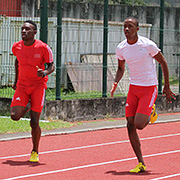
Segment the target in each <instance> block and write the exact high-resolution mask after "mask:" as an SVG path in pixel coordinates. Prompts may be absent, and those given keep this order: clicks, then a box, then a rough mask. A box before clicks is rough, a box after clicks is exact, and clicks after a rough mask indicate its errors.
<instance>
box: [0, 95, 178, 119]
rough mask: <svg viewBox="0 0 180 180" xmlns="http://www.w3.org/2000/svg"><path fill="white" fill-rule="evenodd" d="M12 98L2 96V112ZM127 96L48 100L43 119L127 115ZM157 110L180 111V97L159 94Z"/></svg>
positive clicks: (8, 106) (7, 110)
mask: <svg viewBox="0 0 180 180" xmlns="http://www.w3.org/2000/svg"><path fill="white" fill-rule="evenodd" d="M10 102H11V99H7V98H0V114H1V115H8V114H9V108H10ZM125 103H126V97H116V98H97V99H80V100H59V101H46V102H45V106H44V109H43V112H42V115H41V119H63V120H65V121H69V122H73V121H81V120H95V119H105V118H117V117H124V116H125ZM156 107H157V112H158V113H159V114H160V113H172V112H180V97H179V95H178V96H177V97H176V100H175V101H173V102H172V104H167V102H166V99H165V97H162V96H158V98H157V101H156Z"/></svg>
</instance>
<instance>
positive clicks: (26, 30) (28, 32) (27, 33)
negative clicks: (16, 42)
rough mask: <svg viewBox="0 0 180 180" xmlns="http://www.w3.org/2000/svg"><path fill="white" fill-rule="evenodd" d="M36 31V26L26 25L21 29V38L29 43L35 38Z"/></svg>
mask: <svg viewBox="0 0 180 180" xmlns="http://www.w3.org/2000/svg"><path fill="white" fill-rule="evenodd" d="M36 32H37V31H36V30H35V29H34V26H33V25H32V24H30V23H27V22H26V23H24V24H23V26H22V27H21V37H22V40H23V41H28V40H32V39H34V36H35V34H36Z"/></svg>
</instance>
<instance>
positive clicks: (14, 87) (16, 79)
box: [12, 58, 19, 90]
mask: <svg viewBox="0 0 180 180" xmlns="http://www.w3.org/2000/svg"><path fill="white" fill-rule="evenodd" d="M14 66H15V80H14V84H13V86H12V88H13V89H14V90H15V89H16V88H17V86H16V84H17V81H18V74H19V70H18V67H19V64H18V60H17V58H16V60H15V64H14Z"/></svg>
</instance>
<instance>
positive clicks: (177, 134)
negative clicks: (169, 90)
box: [0, 133, 180, 160]
mask: <svg viewBox="0 0 180 180" xmlns="http://www.w3.org/2000/svg"><path fill="white" fill-rule="evenodd" d="M179 135H180V133H176V134H166V135H161V136H154V137H147V138H141V139H140V140H141V141H144V140H151V139H159V138H166V137H172V136H179ZM127 142H129V140H123V141H115V142H109V143H101V144H94V145H88V146H79V147H74V148H67V149H58V150H52V151H45V152H40V153H39V154H49V153H57V152H64V151H72V150H80V149H86V148H93V147H100V146H108V145H113V144H121V143H127ZM25 156H29V154H22V155H14V156H6V157H0V160H2V159H10V158H19V157H25Z"/></svg>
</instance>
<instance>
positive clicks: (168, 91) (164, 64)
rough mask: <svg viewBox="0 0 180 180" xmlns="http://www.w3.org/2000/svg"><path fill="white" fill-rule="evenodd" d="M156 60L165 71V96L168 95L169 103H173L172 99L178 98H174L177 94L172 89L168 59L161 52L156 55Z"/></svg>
mask: <svg viewBox="0 0 180 180" xmlns="http://www.w3.org/2000/svg"><path fill="white" fill-rule="evenodd" d="M154 58H155V59H156V60H157V61H158V62H159V63H160V64H161V68H162V71H163V75H164V89H163V94H165V95H166V99H167V102H171V98H173V99H176V98H175V97H174V96H175V94H174V93H173V92H172V91H171V89H170V84H169V70H168V65H167V62H166V59H165V58H164V56H163V55H162V53H161V52H159V53H158V54H157V55H155V56H154Z"/></svg>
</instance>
